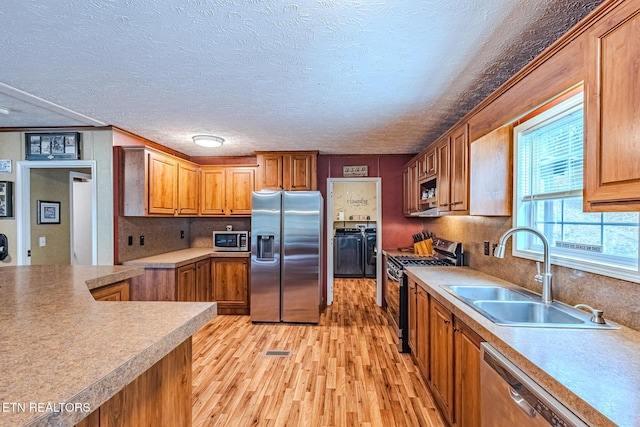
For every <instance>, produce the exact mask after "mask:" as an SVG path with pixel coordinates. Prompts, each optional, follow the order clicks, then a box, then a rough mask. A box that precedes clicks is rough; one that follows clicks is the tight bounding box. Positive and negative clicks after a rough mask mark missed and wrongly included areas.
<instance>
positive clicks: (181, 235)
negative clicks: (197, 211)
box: [180, 230, 184, 239]
mask: <svg viewBox="0 0 640 427" xmlns="http://www.w3.org/2000/svg"><path fill="white" fill-rule="evenodd" d="M180 238H181V239H184V230H180Z"/></svg>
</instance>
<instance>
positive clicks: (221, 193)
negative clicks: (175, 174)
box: [200, 166, 255, 216]
mask: <svg viewBox="0 0 640 427" xmlns="http://www.w3.org/2000/svg"><path fill="white" fill-rule="evenodd" d="M254 186H255V168H254V167H236V166H233V167H231V166H202V167H201V170H200V188H201V191H200V215H206V216H218V215H219V216H230V215H251V193H252V192H253V189H254Z"/></svg>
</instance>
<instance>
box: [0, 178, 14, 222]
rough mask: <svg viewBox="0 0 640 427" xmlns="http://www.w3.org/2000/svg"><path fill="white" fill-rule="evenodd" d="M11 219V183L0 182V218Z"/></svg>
mask: <svg viewBox="0 0 640 427" xmlns="http://www.w3.org/2000/svg"><path fill="white" fill-rule="evenodd" d="M11 217H13V182H11V181H0V218H11Z"/></svg>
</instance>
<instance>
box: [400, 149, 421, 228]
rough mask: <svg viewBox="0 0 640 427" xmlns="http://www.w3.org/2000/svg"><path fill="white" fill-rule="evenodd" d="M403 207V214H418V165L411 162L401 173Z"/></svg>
mask: <svg viewBox="0 0 640 427" xmlns="http://www.w3.org/2000/svg"><path fill="white" fill-rule="evenodd" d="M403 178H404V185H403V187H402V188H403V206H404V214H405V215H411V213H412V212H418V163H417V162H413V163H411V164H410V165H409V166H407V168H406V169H405V170H404V172H403Z"/></svg>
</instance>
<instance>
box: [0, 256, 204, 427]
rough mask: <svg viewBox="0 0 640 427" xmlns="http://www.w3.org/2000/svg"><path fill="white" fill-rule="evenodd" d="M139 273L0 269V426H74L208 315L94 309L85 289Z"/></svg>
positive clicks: (166, 306) (178, 309)
mask: <svg viewBox="0 0 640 427" xmlns="http://www.w3.org/2000/svg"><path fill="white" fill-rule="evenodd" d="M142 272H143V269H142V268H140V267H125V266H29V267H27V266H23V267H3V268H0V300H1V301H2V304H0V321H1V322H2V328H1V330H0V345H1V346H2V352H1V353H0V366H1V367H2V377H1V378H0V402H1V403H2V406H0V426H23V425H24V426H54V425H56V426H57V425H73V424H75V423H77V422H79V421H81V420H82V419H84V418H85V417H86V416H87V415H89V412H90V411H91V412H92V411H94V410H95V409H97V408H98V407H100V406H101V405H102V404H103V403H104V402H106V401H107V400H108V399H110V398H111V397H112V396H114V395H115V394H117V393H118V392H119V391H120V390H122V389H123V388H124V387H125V386H127V385H128V384H129V383H131V382H132V381H133V380H134V379H136V378H137V377H138V376H140V375H141V374H142V373H144V372H145V371H147V370H148V369H149V368H150V367H152V366H153V365H154V364H155V363H156V362H158V361H160V360H161V359H162V358H164V357H165V356H166V355H167V354H169V353H170V352H171V351H173V350H174V349H175V348H176V347H178V346H179V345H180V344H182V343H184V342H185V341H186V340H188V339H189V338H190V337H191V335H193V334H194V332H196V331H197V330H199V329H200V328H201V327H202V326H204V325H205V324H206V323H207V322H209V321H210V320H211V319H213V318H214V317H215V315H216V304H215V303H171V302H98V301H95V300H94V299H93V297H92V296H91V293H90V291H89V288H97V287H101V286H106V285H108V284H111V283H115V282H118V281H121V280H125V279H128V278H131V277H134V276H137V275H140V274H142ZM47 404H48V406H47ZM38 405H39V406H38ZM74 405H75V406H74ZM73 407H75V408H76V409H75V410H69V409H70V408H73ZM78 408H81V409H80V410H78ZM41 409H42V411H40V410H41ZM56 409H57V410H56Z"/></svg>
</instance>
